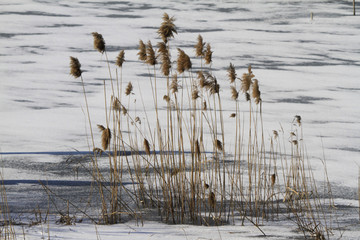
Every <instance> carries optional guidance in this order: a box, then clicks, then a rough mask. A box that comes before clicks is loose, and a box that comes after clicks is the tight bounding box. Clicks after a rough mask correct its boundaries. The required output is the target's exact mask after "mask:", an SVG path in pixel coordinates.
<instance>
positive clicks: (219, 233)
mask: <svg viewBox="0 0 360 240" xmlns="http://www.w3.org/2000/svg"><path fill="white" fill-rule="evenodd" d="M0 6H1V7H0V9H1V10H0V23H1V24H0V46H1V48H0V56H1V57H0V77H1V81H0V114H1V119H0V150H1V152H2V153H3V154H2V155H0V159H1V162H0V166H2V175H3V177H4V179H5V180H38V179H42V180H54V179H55V180H56V179H60V180H67V179H72V178H73V177H72V175H71V173H68V174H66V172H65V171H60V172H61V173H59V171H58V170H56V168H57V166H59V165H56V164H61V163H63V162H64V156H63V155H60V156H59V155H39V154H37V155H34V154H29V153H30V152H48V151H54V152H60V151H65V152H68V151H69V152H70V151H74V149H76V150H79V151H87V150H88V143H87V141H86V139H87V137H86V136H87V134H88V126H87V119H86V116H85V114H84V113H83V108H84V100H83V95H82V89H81V85H80V82H79V80H75V79H74V78H73V77H71V76H70V74H69V56H74V57H77V58H78V59H79V60H80V62H81V64H82V69H83V70H84V74H83V76H84V80H85V82H86V89H87V92H88V98H89V104H90V112H91V118H92V121H93V122H94V123H103V122H104V121H105V119H104V114H103V110H102V108H103V92H102V90H103V89H102V87H101V84H102V80H103V78H107V77H108V72H107V71H108V70H107V68H106V63H105V61H104V60H105V56H102V55H101V54H99V53H98V52H96V51H95V50H93V45H92V44H93V43H92V36H91V32H94V31H97V32H99V33H101V34H102V35H103V36H104V39H105V41H106V44H107V47H108V55H109V58H110V60H112V61H114V60H115V58H116V56H117V54H118V52H119V51H120V50H122V49H124V50H125V58H126V62H125V63H124V70H123V79H124V82H125V83H127V82H129V81H131V82H132V83H133V84H134V86H135V87H138V86H141V92H142V96H143V98H144V102H145V105H146V106H145V107H146V109H147V111H148V112H150V114H151V112H154V107H153V104H152V102H153V101H152V97H151V94H150V91H148V89H149V82H148V77H147V76H146V74H147V70H146V67H145V66H144V65H142V64H141V63H139V62H138V61H137V55H136V53H137V46H138V41H139V39H142V40H144V42H145V41H147V40H151V41H152V42H153V44H155V43H156V42H157V41H159V38H158V36H157V34H156V30H157V28H158V26H159V25H160V23H161V17H162V14H163V12H167V13H168V14H169V15H170V16H175V18H176V22H175V23H176V25H177V27H178V35H176V37H175V40H172V41H171V46H172V47H173V49H176V47H180V48H182V49H183V50H184V51H185V52H186V53H188V54H189V55H190V56H191V57H193V56H194V55H195V52H194V50H193V46H194V45H195V43H196V39H197V36H198V34H201V35H202V36H203V38H204V41H205V42H209V43H211V46H212V49H213V51H214V53H213V65H212V67H213V70H214V73H215V75H216V77H217V79H218V80H219V83H220V85H221V94H222V96H223V108H224V109H223V110H224V112H225V114H224V116H227V115H228V114H230V113H231V112H233V111H234V109H233V106H234V105H233V104H231V102H230V90H229V84H228V80H227V77H226V74H227V73H226V69H227V67H228V66H229V63H230V62H232V63H233V64H234V65H235V67H236V70H237V73H238V75H241V74H242V73H243V72H245V71H246V70H247V66H248V64H251V65H252V67H253V72H254V74H255V75H256V78H257V79H258V80H259V82H260V89H261V92H262V99H263V101H264V104H263V108H264V125H265V133H266V134H267V136H268V138H270V136H271V134H272V130H273V129H277V130H278V129H280V127H281V126H283V127H284V129H285V130H287V131H289V130H290V128H291V122H292V121H293V118H294V116H295V115H301V117H302V119H303V130H304V141H305V143H306V145H307V152H308V154H309V158H310V159H311V160H312V161H313V167H314V169H315V171H316V170H318V171H319V172H322V163H321V159H323V152H324V154H325V158H326V161H327V163H326V164H327V167H328V174H329V177H330V181H331V183H332V184H333V186H334V187H335V188H336V190H335V191H337V193H336V194H337V195H338V196H342V199H343V200H344V202H345V203H344V204H345V205H346V204H348V201H350V204H351V205H352V206H354V205H355V206H354V207H356V204H358V202H357V201H355V200H357V198H358V196H357V195H356V191H357V190H356V188H357V186H358V181H357V179H358V174H359V173H358V171H359V165H360V120H359V119H360V111H359V106H358V105H359V103H360V85H359V76H360V41H359V39H360V21H359V16H355V17H354V16H352V1H344V0H336V1H335V0H317V1H310V0H303V1H291V0H288V1H285V0H283V1H281V0H279V1H267V0H258V1H252V0H247V1H245V0H239V1H215V0H214V1H202V0H200V1H160V0H155V1H145V0H141V1H129V2H127V1H104V2H101V1H60V0H59V1H50V0H48V1H46V0H44V1H40V0H12V1H1V2H0ZM359 11H360V10H359ZM311 13H313V19H312V20H311V19H310V14H311ZM176 55H177V53H176V52H175V51H174V52H173V53H172V56H173V57H175V56H176ZM193 65H194V68H196V67H199V66H200V63H199V61H196V60H194V61H193ZM113 74H115V73H114V72H113ZM144 74H145V75H144ZM159 85H160V84H159ZM165 87H166V86H165V85H162V86H161V85H160V87H159V88H160V90H159V91H160V92H161V90H163V91H164V90H165ZM135 91H136V90H135ZM137 91H138V92H135V94H137V96H139V94H140V93H139V91H140V90H137ZM159 95H160V94H159ZM160 96H162V95H160ZM138 99H139V97H138ZM136 104H137V105H136V106H137V111H139V112H140V113H141V110H142V106H141V103H140V99H139V103H136ZM161 104H164V103H161ZM164 106H165V105H164ZM164 112H165V111H164ZM140 113H139V114H140ZM160 114H161V113H160ZM226 121H230V120H229V119H227V118H226ZM231 130H232V129H226V131H227V132H226V134H231V132H232V131H231ZM97 134H98V133H97ZM97 136H98V135H97ZM97 139H98V137H97ZM11 152H15V153H28V154H13V155H9V154H7V153H11ZM69 171H70V170H69ZM318 180H323V177H322V175H321V177H319V179H318ZM11 196H13V197H15V198H16V196H17V195H16V189H15V190H14V192H10V193H9V200H10V201H11ZM24 199H26V194H25V196H24ZM18 204H20V202H18ZM354 209H356V208H354ZM354 214H356V213H354ZM352 224H355V223H349V225H352ZM358 226H359V225H357V227H358ZM43 228H45V229H46V228H47V226H43ZM97 228H98V231H99V234H100V237H101V239H120V238H121V239H123V238H128V239H140V238H141V239H143V238H146V239H164V238H167V237H170V236H171V238H172V239H248V238H249V237H254V238H255V237H258V236H259V235H260V234H261V233H260V232H259V231H258V230H257V229H256V228H254V227H247V228H242V227H239V226H224V227H219V228H206V227H194V226H178V225H176V226H165V225H163V224H159V223H152V222H151V223H145V226H144V227H141V228H138V227H134V224H132V223H131V222H130V223H128V224H126V225H120V226H98V227H97ZM279 228H280V229H279ZM50 229H51V239H83V238H84V236H86V238H88V239H96V234H95V226H94V225H92V224H88V225H87V224H78V225H77V226H72V227H66V226H58V225H52V224H51V225H50ZM262 229H263V230H264V231H265V232H267V233H269V235H270V236H271V235H273V236H274V237H273V239H279V238H284V239H285V238H288V236H292V235H294V233H293V232H291V231H290V230H289V228H288V227H287V226H276V227H274V226H270V225H266V226H264V227H263V228H262ZM278 229H279V230H278ZM355 229H356V228H355ZM20 231H21V230H20ZM26 231H27V232H26V237H28V238H29V239H38V238H39V237H40V236H41V234H42V233H43V231H41V230H40V227H33V228H30V229H27V230H26ZM44 231H45V230H44ZM279 232H281V236H279V234H278V233H279ZM352 233H354V234H352ZM346 234H349V235H347V238H349V239H351V238H353V239H359V238H358V236H359V234H360V233H359V231H357V232H356V231H355V232H354V231H350V232H346V231H345V235H344V236H346ZM357 234H358V235H357ZM243 235H245V236H243ZM300 236H301V235H300ZM45 238H46V236H45ZM270 238H272V237H269V239H270Z"/></svg>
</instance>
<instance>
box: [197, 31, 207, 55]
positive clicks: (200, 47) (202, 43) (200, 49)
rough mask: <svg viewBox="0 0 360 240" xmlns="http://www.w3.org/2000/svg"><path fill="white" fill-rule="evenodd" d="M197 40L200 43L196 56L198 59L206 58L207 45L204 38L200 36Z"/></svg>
mask: <svg viewBox="0 0 360 240" xmlns="http://www.w3.org/2000/svg"><path fill="white" fill-rule="evenodd" d="M197 39H198V42H197V44H196V45H195V51H196V53H195V55H196V56H197V57H204V56H205V52H204V46H205V43H204V42H203V38H202V36H201V35H200V34H199V36H198V38H197Z"/></svg>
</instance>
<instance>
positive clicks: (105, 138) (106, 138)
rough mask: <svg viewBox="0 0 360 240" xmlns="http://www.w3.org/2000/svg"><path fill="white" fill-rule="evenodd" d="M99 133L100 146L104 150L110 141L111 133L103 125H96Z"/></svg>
mask: <svg viewBox="0 0 360 240" xmlns="http://www.w3.org/2000/svg"><path fill="white" fill-rule="evenodd" d="M97 126H98V128H99V130H100V132H101V146H102V148H103V149H104V150H106V149H107V148H108V147H109V144H110V140H111V131H110V128H105V127H104V126H103V125H97Z"/></svg>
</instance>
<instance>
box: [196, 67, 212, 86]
mask: <svg viewBox="0 0 360 240" xmlns="http://www.w3.org/2000/svg"><path fill="white" fill-rule="evenodd" d="M197 75H198V80H199V87H200V88H205V89H208V88H209V87H210V82H209V81H207V79H206V78H205V76H204V73H203V72H202V71H198V72H197Z"/></svg>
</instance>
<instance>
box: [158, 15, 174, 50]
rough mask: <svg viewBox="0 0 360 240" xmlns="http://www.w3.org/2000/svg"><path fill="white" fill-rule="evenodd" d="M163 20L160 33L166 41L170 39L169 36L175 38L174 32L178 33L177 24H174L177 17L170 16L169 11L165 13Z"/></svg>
mask: <svg viewBox="0 0 360 240" xmlns="http://www.w3.org/2000/svg"><path fill="white" fill-rule="evenodd" d="M162 19H163V22H162V23H161V25H160V28H159V30H158V34H159V36H160V37H161V39H162V40H163V41H164V43H167V42H168V41H169V38H174V33H176V34H177V31H176V26H175V24H174V21H175V18H174V17H169V15H168V14H167V13H164V14H163V18H162Z"/></svg>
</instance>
